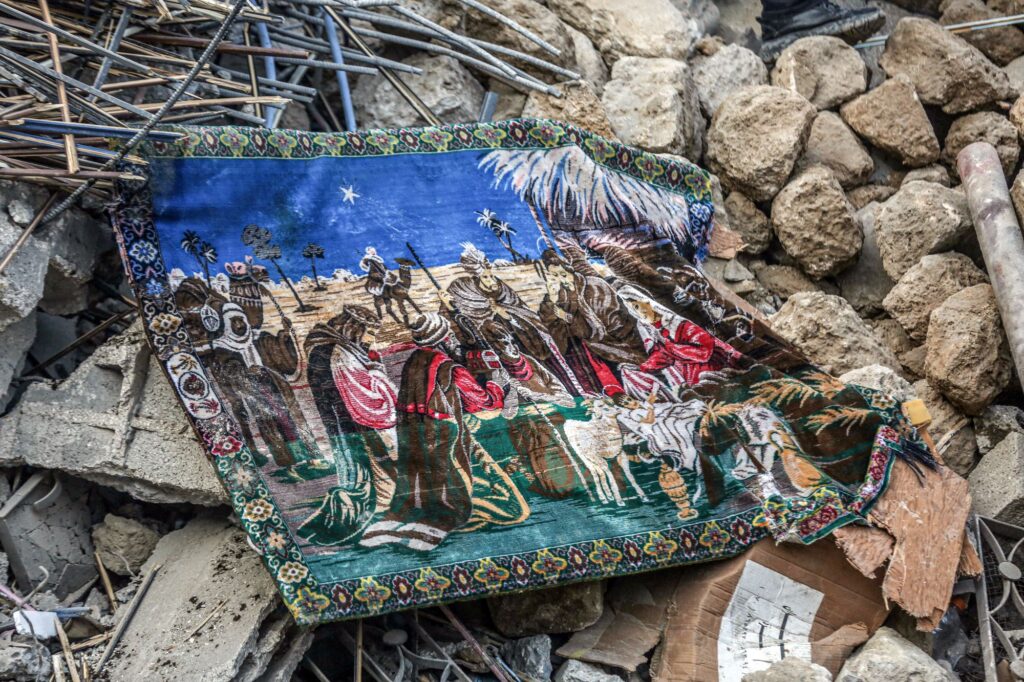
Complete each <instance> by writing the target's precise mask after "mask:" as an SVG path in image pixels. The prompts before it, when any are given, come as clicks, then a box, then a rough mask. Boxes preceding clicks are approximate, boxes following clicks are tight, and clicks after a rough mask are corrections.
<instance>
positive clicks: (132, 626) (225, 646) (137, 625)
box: [107, 518, 279, 682]
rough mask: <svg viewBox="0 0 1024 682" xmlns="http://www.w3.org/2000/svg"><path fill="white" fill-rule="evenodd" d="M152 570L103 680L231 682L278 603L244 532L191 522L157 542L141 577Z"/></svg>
mask: <svg viewBox="0 0 1024 682" xmlns="http://www.w3.org/2000/svg"><path fill="white" fill-rule="evenodd" d="M155 566H160V570H159V572H158V573H157V574H156V578H155V579H154V580H153V583H152V585H151V586H150V588H149V591H148V592H147V593H146V594H145V596H144V597H143V598H142V600H141V602H140V603H139V606H138V610H137V611H136V613H135V616H134V618H132V620H131V622H130V623H129V624H128V627H127V628H126V629H125V632H124V636H123V637H122V639H121V644H120V645H119V646H118V648H117V650H116V651H115V655H114V657H113V658H112V659H111V660H110V662H109V663H108V664H107V675H108V677H109V679H111V680H154V681H156V680H168V681H169V680H193V679H194V680H200V679H201V680H208V681H209V682H221V681H223V682H227V681H228V680H232V679H233V678H234V677H235V675H237V674H238V672H239V670H240V669H241V668H242V666H243V664H244V663H245V662H246V659H247V658H248V657H249V656H250V655H251V654H252V652H253V650H254V649H255V648H256V647H257V646H258V644H259V640H260V637H259V635H260V626H261V625H262V624H263V622H264V621H265V620H266V619H267V617H268V616H269V615H270V614H271V613H272V612H273V611H274V609H275V607H276V605H277V604H278V603H279V598H278V594H277V588H276V586H275V585H274V581H273V580H272V579H271V578H270V575H269V574H268V573H267V570H266V568H264V566H263V562H262V561H261V560H260V557H259V555H257V554H256V553H255V552H253V551H252V550H251V549H250V548H249V546H248V544H247V543H246V538H245V532H244V531H242V530H241V529H239V528H237V527H235V526H232V525H231V524H230V523H229V522H228V521H226V520H221V519H214V518H199V519H195V520H193V521H190V522H189V523H188V525H186V526H185V527H184V528H182V529H181V530H178V531H174V532H173V533H169V534H168V535H165V536H164V537H163V538H161V540H160V542H159V543H158V544H157V547H156V550H155V551H154V552H153V555H152V556H151V557H150V558H149V561H147V562H146V564H145V565H144V566H143V568H142V572H143V573H148V572H149V571H150V570H152V569H153V567H155ZM214 609H218V610H217V611H216V613H214ZM122 611H124V609H122ZM119 613H120V612H119ZM211 614H214V615H213V616H212V618H210V620H209V621H208V622H206V623H205V624H204V625H203V627H202V628H201V629H200V630H199V631H198V632H195V630H196V628H197V626H199V625H200V624H201V623H203V621H204V619H206V618H208V617H210V615H211ZM193 632H195V635H194V636H192V637H191V638H190V635H192V633H193Z"/></svg>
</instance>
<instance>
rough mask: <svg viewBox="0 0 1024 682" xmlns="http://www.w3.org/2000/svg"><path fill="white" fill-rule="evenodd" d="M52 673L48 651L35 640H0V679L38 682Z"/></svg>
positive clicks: (13, 681) (16, 681) (11, 681)
mask: <svg viewBox="0 0 1024 682" xmlns="http://www.w3.org/2000/svg"><path fill="white" fill-rule="evenodd" d="M52 674H53V665H52V664H51V662H50V652H49V650H47V649H46V648H45V647H42V646H40V645H39V644H38V643H37V642H31V641H26V642H12V641H10V640H0V680H10V682H38V681H39V680H46V679H49V678H50V676H51V675H52Z"/></svg>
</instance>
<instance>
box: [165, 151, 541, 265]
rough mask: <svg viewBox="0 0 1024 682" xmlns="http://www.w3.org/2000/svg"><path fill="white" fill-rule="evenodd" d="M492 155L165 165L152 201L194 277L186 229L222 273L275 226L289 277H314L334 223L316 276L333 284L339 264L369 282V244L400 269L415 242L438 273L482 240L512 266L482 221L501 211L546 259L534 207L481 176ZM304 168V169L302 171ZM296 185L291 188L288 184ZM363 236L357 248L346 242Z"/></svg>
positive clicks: (170, 254) (175, 259)
mask: <svg viewBox="0 0 1024 682" xmlns="http://www.w3.org/2000/svg"><path fill="white" fill-rule="evenodd" d="M483 155H484V152H478V151H473V152H463V153H451V154H431V155H424V156H417V155H394V156H379V157H358V158H336V157H327V158H320V159H314V160H302V161H299V160H288V159H234V160H232V161H231V163H224V161H223V160H212V159H195V158H190V159H174V160H171V159H157V160H154V161H153V163H154V164H167V165H171V166H172V168H171V169H168V168H166V167H165V168H161V169H159V170H160V172H155V173H154V177H155V178H162V179H163V180H161V181H160V182H159V183H155V184H154V186H153V205H154V210H155V218H156V224H157V227H158V231H159V234H160V238H161V240H162V249H163V252H164V260H165V263H166V265H167V267H168V269H171V268H175V267H177V268H181V269H182V270H184V271H185V272H186V273H191V272H193V271H195V270H197V267H196V263H195V261H194V260H193V259H192V257H191V256H189V255H187V254H186V253H185V252H184V251H183V250H182V249H181V248H180V247H179V242H180V240H181V237H182V234H183V233H184V232H185V231H186V230H194V231H195V232H197V233H198V234H199V236H200V237H201V238H202V239H204V240H206V241H208V242H210V243H212V244H213V245H214V247H215V248H216V249H217V253H218V265H217V266H216V268H215V269H212V270H213V272H214V273H216V272H223V266H222V265H221V264H223V263H225V262H231V261H240V260H242V259H243V258H244V257H245V256H246V255H249V254H250V253H251V250H250V248H249V247H247V246H245V245H244V244H243V243H242V241H241V233H242V230H243V228H245V226H246V225H249V224H257V225H260V226H261V227H266V228H269V229H270V230H271V231H272V233H273V237H274V238H273V241H274V242H276V243H277V244H279V245H280V247H281V252H282V258H281V261H280V262H281V265H282V267H283V268H284V270H285V272H286V273H288V275H289V277H293V278H296V279H297V278H299V277H301V276H302V275H305V274H306V273H307V272H308V270H309V263H308V261H307V260H306V259H304V258H303V257H302V249H303V247H304V246H305V245H306V244H307V243H308V242H309V241H310V240H311V239H312V238H313V235H314V234H316V233H318V229H319V228H320V226H322V225H330V226H332V227H333V230H332V233H333V234H337V235H338V238H337V240H334V241H333V242H332V241H328V240H326V239H324V237H323V233H322V232H319V234H320V241H319V242H318V243H319V244H320V245H321V246H322V247H323V248H324V251H325V257H324V260H323V261H318V263H317V270H318V271H319V272H321V273H323V274H325V275H327V276H329V275H330V273H331V272H332V271H333V270H334V269H336V268H345V269H348V270H350V271H352V272H353V273H355V274H360V271H359V268H358V264H359V260H360V258H361V257H362V255H363V250H362V246H374V247H375V248H376V249H377V251H378V253H379V254H380V255H382V256H383V257H384V258H385V260H386V262H387V263H388V265H389V266H390V267H394V259H395V258H398V257H404V258H409V252H408V250H407V249H406V247H405V242H406V241H407V240H410V235H417V234H418V235H419V236H418V237H413V240H414V241H413V246H414V247H415V248H416V250H417V252H418V253H419V255H420V257H421V258H423V259H424V261H425V262H426V264H427V265H428V266H430V265H440V264H445V263H452V262H457V261H458V258H459V254H460V253H461V251H462V247H461V246H460V244H461V242H465V241H472V242H473V243H474V244H475V245H476V246H477V248H479V249H481V250H483V251H484V252H485V253H486V254H487V255H488V257H489V258H491V259H495V258H509V254H508V252H507V251H506V250H505V249H504V248H503V247H502V245H501V244H500V243H499V242H498V239H497V238H496V237H495V236H494V235H493V234H492V233H491V232H490V230H488V229H486V228H484V227H482V226H481V225H479V224H478V223H477V217H478V216H477V213H476V212H477V211H481V210H483V209H490V210H491V211H494V212H495V214H496V215H497V216H498V217H499V218H500V219H501V220H504V221H507V222H508V223H509V224H510V225H511V226H512V227H513V228H515V229H516V230H517V231H518V234H517V235H516V236H515V237H514V238H513V246H514V247H515V248H516V249H517V250H519V251H520V252H522V253H524V254H526V255H533V256H536V255H538V254H539V252H540V248H541V247H540V246H538V239H539V237H540V233H539V232H538V230H537V227H536V223H535V222H534V220H533V217H532V216H531V214H530V210H529V208H528V207H527V206H526V204H524V203H523V202H521V201H520V200H519V199H518V198H517V197H516V195H515V194H514V193H513V192H512V191H511V190H505V189H495V188H493V187H492V184H493V182H494V176H493V175H492V174H491V173H490V172H489V171H486V170H481V169H479V168H477V163H478V162H479V160H480V158H482V156H483ZM296 166H300V167H301V169H302V172H301V174H299V173H296V171H297V170H298V169H297V168H296ZM285 178H287V179H288V180H287V181H285V180H284V179H285ZM353 234H361V235H364V238H363V239H356V240H355V242H356V244H358V245H361V246H360V247H358V248H353V245H352V241H350V240H351V237H349V238H348V245H347V246H346V245H345V242H346V241H347V240H346V239H345V238H343V237H342V235H353Z"/></svg>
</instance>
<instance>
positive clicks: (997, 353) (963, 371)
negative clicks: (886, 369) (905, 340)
mask: <svg viewBox="0 0 1024 682" xmlns="http://www.w3.org/2000/svg"><path fill="white" fill-rule="evenodd" d="M926 348H927V355H926V357H925V368H924V369H925V375H926V376H927V377H928V381H929V382H931V383H932V384H933V385H934V386H935V387H936V388H938V389H939V390H940V391H942V395H944V396H946V398H947V399H948V400H949V401H950V402H951V403H953V404H954V405H956V406H957V407H959V408H960V409H961V410H963V411H964V412H966V413H967V414H969V415H978V414H981V412H982V411H983V410H984V409H985V408H986V407H988V406H989V405H990V404H992V402H993V401H994V400H995V399H996V398H997V397H998V396H999V394H1000V393H1002V392H1003V390H1005V389H1006V387H1007V386H1009V385H1010V379H1011V376H1012V371H1013V363H1012V361H1011V359H1010V345H1009V342H1008V341H1007V340H1006V334H1005V332H1004V331H1003V326H1002V322H1001V319H1000V317H999V308H998V307H997V305H996V299H995V294H994V293H993V292H992V287H991V286H990V285H988V284H978V285H975V286H972V287H969V288H967V289H964V290H963V291H960V292H958V293H956V294H953V295H952V296H950V297H949V298H947V299H946V300H945V301H944V302H943V303H942V304H941V305H940V306H938V307H937V308H936V309H935V310H933V311H932V314H931V318H930V321H929V323H928V342H927V344H926Z"/></svg>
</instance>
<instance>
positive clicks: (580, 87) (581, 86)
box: [523, 81, 616, 139]
mask: <svg viewBox="0 0 1024 682" xmlns="http://www.w3.org/2000/svg"><path fill="white" fill-rule="evenodd" d="M555 87H556V88H557V89H558V91H559V94H560V96H559V97H556V96H554V95H549V94H547V93H543V92H537V91H532V92H530V94H529V95H528V96H527V97H526V104H525V106H524V107H523V116H525V117H532V118H550V119H555V120H558V121H565V122H566V123H572V124H573V125H576V126H579V127H580V128H583V129H584V130H589V131H590V132H592V133H596V134H598V135H600V136H601V137H606V138H609V139H615V137H616V136H615V133H614V132H613V131H612V127H611V123H610V122H609V121H608V115H607V114H606V113H605V111H604V105H603V104H601V98H600V97H598V96H597V92H595V91H594V86H592V85H591V84H590V83H588V82H587V81H569V82H567V83H559V84H558V85H556V86H555Z"/></svg>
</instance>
